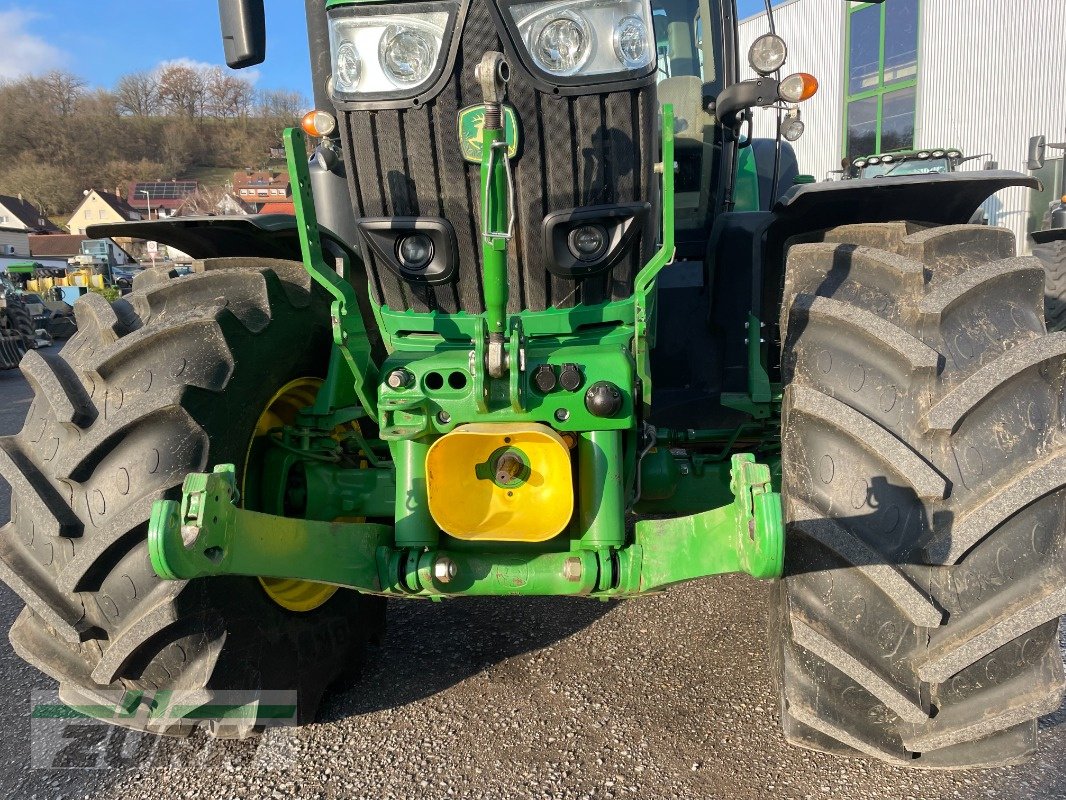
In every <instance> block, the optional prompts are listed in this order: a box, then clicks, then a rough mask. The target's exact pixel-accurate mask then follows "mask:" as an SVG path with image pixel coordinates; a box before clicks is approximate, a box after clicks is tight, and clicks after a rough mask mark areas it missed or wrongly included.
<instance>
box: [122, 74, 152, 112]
mask: <svg viewBox="0 0 1066 800" xmlns="http://www.w3.org/2000/svg"><path fill="white" fill-rule="evenodd" d="M115 96H116V97H117V99H118V108H119V111H121V112H122V113H123V114H131V115H133V116H135V117H150V116H153V115H154V114H157V113H158V112H159V80H158V79H157V77H156V76H155V74H153V73H151V72H131V73H130V74H129V75H123V76H122V77H121V78H119V79H118V83H117V84H115Z"/></svg>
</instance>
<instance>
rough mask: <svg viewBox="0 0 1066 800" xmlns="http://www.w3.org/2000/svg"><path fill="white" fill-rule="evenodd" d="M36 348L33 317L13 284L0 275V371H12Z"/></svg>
mask: <svg viewBox="0 0 1066 800" xmlns="http://www.w3.org/2000/svg"><path fill="white" fill-rule="evenodd" d="M36 346H37V331H36V325H35V324H34V319H33V315H32V314H31V313H30V309H29V308H28V307H27V305H26V302H25V300H24V298H23V296H22V293H21V292H19V290H18V288H17V287H16V286H15V284H14V283H13V282H12V281H11V280H10V279H9V278H8V277H7V275H6V274H5V273H0V369H14V368H15V367H17V366H18V365H19V361H20V360H21V359H22V356H23V355H25V353H26V351H27V350H30V349H32V348H34V347H36Z"/></svg>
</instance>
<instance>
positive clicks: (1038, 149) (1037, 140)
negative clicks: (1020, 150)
mask: <svg viewBox="0 0 1066 800" xmlns="http://www.w3.org/2000/svg"><path fill="white" fill-rule="evenodd" d="M1046 158H1047V137H1046V136H1034V137H1033V138H1032V139H1030V140H1029V160H1028V161H1026V163H1025V166H1026V167H1027V168H1028V169H1030V170H1034V171H1035V170H1038V169H1043V168H1044V162H1045V160H1046Z"/></svg>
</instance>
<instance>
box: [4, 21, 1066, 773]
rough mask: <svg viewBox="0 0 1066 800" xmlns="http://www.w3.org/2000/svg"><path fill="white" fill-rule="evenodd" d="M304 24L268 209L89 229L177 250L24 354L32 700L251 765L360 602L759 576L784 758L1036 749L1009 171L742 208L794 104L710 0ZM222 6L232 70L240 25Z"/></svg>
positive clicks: (260, 32) (1019, 299)
mask: <svg viewBox="0 0 1066 800" xmlns="http://www.w3.org/2000/svg"><path fill="white" fill-rule="evenodd" d="M306 6H307V22H308V26H309V39H310V43H311V54H312V68H313V80H314V87H315V104H316V110H315V111H313V112H311V113H310V114H309V115H308V116H307V117H306V118H305V119H304V125H303V127H304V129H305V130H306V132H307V134H308V135H309V136H311V137H312V138H313V140H314V141H313V142H312V145H313V151H309V149H308V145H307V140H306V138H305V135H304V133H303V132H301V131H300V130H295V129H294V130H290V131H288V132H287V133H286V147H287V150H288V156H289V169H290V171H291V173H292V179H293V200H294V204H295V207H296V211H297V214H296V218H295V220H293V219H292V218H288V219H286V218H279V217H259V218H256V217H243V218H233V219H227V218H220V217H212V218H205V219H199V220H197V219H189V218H179V219H174V220H166V221H150V222H138V223H130V224H127V225H123V226H122V227H121V228H119V227H117V226H98V227H96V228H94V229H92V230H90V232H89V235H90V236H94V237H103V236H111V235H123V236H134V237H138V238H143V239H151V240H155V241H160V242H163V243H165V244H173V245H174V246H176V247H178V248H179V249H181V250H182V251H184V252H187V253H189V254H190V255H192V256H193V257H194V258H197V259H199V260H198V261H197V263H196V267H195V269H194V271H193V274H191V275H189V276H185V277H174V276H172V275H169V274H167V273H164V272H162V271H158V270H149V271H147V272H145V273H144V274H143V275H141V276H138V278H137V279H136V280H135V285H134V291H133V292H132V293H131V294H130V295H128V296H126V297H123V298H122V299H120V300H118V301H117V302H115V303H112V304H108V303H107V302H105V301H104V300H103V299H102V298H101V297H99V296H97V295H93V294H90V295H87V296H86V297H85V298H83V299H82V300H81V301H80V302H79V303H78V304H77V306H76V313H77V318H78V333H77V334H76V335H75V336H74V337H73V338H72V339H71V340H70V342H69V343H67V345H66V346H65V347H64V348H63V350H62V353H61V354H60V356H59V357H55V358H50V357H42V356H40V355H39V354H35V353H31V354H29V356H27V357H26V358H25V359H24V360H23V362H22V369H23V371H24V372H25V374H26V375H27V377H28V378H29V380H30V382H31V383H32V384H33V385H34V387H35V389H36V392H37V395H36V399H35V401H34V403H33V405H32V407H31V410H30V412H29V416H28V419H27V422H26V425H25V427H24V428H23V429H22V431H21V432H20V433H19V434H18V435H16V436H13V437H9V438H5V439H0V471H2V473H3V475H4V477H5V479H6V480H7V481H8V482H9V483H10V484H11V485H12V489H13V491H12V495H13V501H12V517H11V521H10V523H9V524H8V525H7V526H6V527H5V528H4V530H3V534H4V535H3V537H2V539H0V548H2V549H0V577H2V578H3V579H4V580H5V581H6V582H7V583H8V585H10V586H11V587H12V589H14V591H16V592H17V593H18V594H19V595H20V596H21V597H22V599H23V600H24V601H25V603H26V608H25V610H24V611H23V612H22V613H21V614H20V616H19V617H18V619H17V621H16V622H15V624H14V626H13V628H12V630H11V634H10V635H11V640H12V643H13V645H14V647H15V649H16V651H17V652H18V653H19V654H20V655H21V656H22V657H23V658H25V659H26V660H27V661H29V662H30V663H32V664H34V665H36V666H37V667H39V668H40V669H41V670H43V671H44V672H46V673H48V674H49V675H51V676H53V677H54V678H56V679H57V680H58V682H59V686H60V688H59V693H60V697H61V699H62V700H63V701H64V702H66V703H68V704H70V705H73V706H75V707H77V708H79V709H81V710H83V711H85V710H86V709H91V710H93V711H91V712H90V711H86V713H96V714H97V715H99V716H105V717H107V718H108V719H109V720H110V721H113V722H115V723H116V724H120V725H126V726H130V727H133V728H136V729H141V730H148V731H155V732H159V733H165V734H184V733H189V732H191V731H193V730H195V729H197V728H199V727H203V728H206V729H208V730H209V731H210V732H212V733H214V734H215V735H219V736H231V737H233V736H244V735H248V734H251V733H254V732H255V731H257V730H259V729H260V728H262V727H263V726H265V725H268V724H270V721H271V719H272V717H273V716H275V715H276V714H277V713H278V705H277V704H276V703H273V702H267V701H266V699H265V698H267V697H274V696H275V695H272V694H270V693H274V692H280V693H283V694H284V696H291V697H294V698H295V704H296V710H295V715H296V718H297V719H298V720H301V721H305V720H311V719H313V717H314V714H315V710H316V707H317V706H318V704H319V702H320V699H321V698H322V696H323V693H324V692H325V691H326V690H327V688H328V687H329V686H330V685H331V684H335V683H337V682H338V681H340V680H343V679H345V678H347V677H350V676H351V674H352V672H353V670H354V669H355V668H357V667H358V665H359V663H360V661H361V659H362V658H363V656H364V653H365V650H366V647H367V645H368V644H372V643H374V642H376V641H378V640H379V639H380V637H381V635H382V631H383V626H384V621H385V599H386V598H393V599H395V600H400V599H411V600H417V599H422V600H431V601H447V600H449V599H452V598H457V597H499V596H537V595H541V596H543V595H553V596H566V597H584V598H591V599H595V600H601V601H610V600H614V599H619V598H632V597H638V596H641V595H648V594H652V593H657V592H662V591H664V590H666V589H667V588H668V587H670V586H672V585H674V584H677V583H680V582H682V581H688V580H692V579H697V578H702V577H705V576H710V575H718V574H724V573H738V572H739V573H746V574H748V575H750V576H752V577H753V578H755V579H759V580H765V581H771V582H772V583H770V584H769V585H768V591H769V592H770V594H771V596H772V603H771V616H770V636H769V642H770V663H771V667H772V672H773V675H774V677H775V681H776V684H777V690H778V697H779V699H780V703H779V706H778V713H779V715H780V719H781V723H782V725H783V728H784V734H785V738H786V739H787V740H788V741H790V742H792V743H795V744H797V745H801V746H804V747H808V748H812V749H815V750H820V751H827V752H831V753H835V754H840V755H865V756H870V757H873V758H877V759H883V760H886V761H890V762H892V763H896V764H902V765H908V766H916V767H961V766H969V765H992V764H1004V763H1011V762H1015V761H1017V760H1019V759H1021V758H1023V757H1025V756H1026V755H1028V754H1030V753H1032V752H1033V750H1034V747H1035V741H1036V732H1037V723H1036V721H1037V718H1038V717H1040V716H1042V715H1044V714H1048V713H1050V712H1052V711H1054V710H1055V709H1057V708H1058V706H1059V703H1060V700H1061V697H1062V692H1063V663H1062V657H1061V654H1060V651H1059V639H1058V617H1059V615H1060V614H1061V613H1062V612H1063V610H1064V608H1066V584H1064V581H1063V573H1064V569H1066V567H1064V561H1063V548H1064V544H1066V542H1064V533H1066V528H1064V524H1063V522H1064V521H1063V513H1064V510H1063V502H1062V500H1063V488H1062V487H1063V483H1064V482H1066V449H1064V448H1063V447H1062V445H1063V441H1064V438H1063V433H1062V430H1061V421H1060V420H1061V416H1062V408H1061V406H1060V402H1061V400H1060V398H1061V397H1062V390H1063V380H1064V370H1063V365H1064V358H1066V336H1064V335H1062V334H1057V335H1050V336H1049V335H1047V334H1046V331H1045V327H1044V317H1043V281H1044V273H1043V270H1042V269H1041V267H1040V265H1039V263H1037V262H1035V261H1034V260H1032V259H1027V258H1016V257H1015V245H1016V243H1015V241H1014V237H1013V236H1012V234H1011V233H1010V232H1008V231H1005V230H1000V229H995V228H988V227H986V226H972V225H968V224H966V221H967V220H968V219H969V218H970V216H971V214H972V213H973V211H974V209H976V208H977V207H978V206H979V205H980V204H981V203H982V202H983V201H984V200H985V199H986V198H987V197H988V196H989V195H990V194H992V193H993V192H995V191H998V190H1000V189H1003V188H1005V187H1010V186H1034V185H1035V181H1034V180H1033V179H1031V178H1028V177H1026V176H1023V175H1019V174H1016V173H1010V172H972V173H969V172H968V173H951V174H943V175H931V176H930V175H926V176H916V177H913V178H911V177H902V178H898V179H896V180H893V181H883V180H852V181H843V182H832V183H809V184H804V185H796V186H788V185H787V181H781V180H780V175H777V176H772V177H771V180H770V181H769V186H770V192H769V195H768V196H764V197H762V198H759V199H758V202H755V200H756V198H754V197H753V196H752V193H753V192H755V191H756V190H757V189H758V186H759V181H754V182H752V181H750V180H748V181H747V184H746V185H747V188H746V189H745V188H744V185H745V180H746V179H745V176H744V174H743V170H741V169H739V168H738V164H740V163H741V156H742V155H743V153H742V152H741V151H743V150H745V149H747V148H746V147H744V145H746V144H747V143H748V141H750V137H746V136H745V134H744V130H745V128H746V127H747V123H748V122H749V120H750V115H751V113H752V109H754V108H757V107H760V106H761V107H776V108H778V110H779V112H780V113H782V114H783V115H786V116H783V117H782V119H795V118H796V117H795V115H794V114H793V111H794V107H795V105H794V104H795V103H797V102H800V101H802V100H803V99H804V98H805V97H807V96H809V95H810V93H812V92H813V91H814V90H815V87H816V82H815V81H814V79H813V78H812V77H811V76H807V75H803V74H795V75H786V76H783V77H782V76H781V68H782V66H783V65H784V62H785V53H786V48H785V43H784V42H783V41H781V39H780V38H778V37H777V36H775V35H768V36H765V37H762V38H760V39H759V40H758V41H757V42H756V43H755V45H753V47H752V49H751V52H750V53H748V54H745V56H746V57H747V58H749V60H750V62H751V63H752V65H753V66H754V67H755V68H756V70H757V71H758V73H759V77H758V78H755V79H751V80H745V81H739V80H738V72H739V66H738V53H737V47H736V41H737V20H736V8H735V5H734V3H733V1H732V0H657V1H656V2H654V3H649V2H648V0H603V1H601V0H561V1H560V2H554V1H553V2H541V0H530V1H528V2H527V1H526V0H433V2H392V3H384V2H382V3H378V2H374V3H366V2H352V1H350V0H307V3H306ZM220 7H221V12H222V20H223V23H222V27H223V35H224V40H225V44H226V49H227V60H228V61H229V63H230V65H231V66H234V67H242V66H248V65H251V64H255V63H259V62H260V61H261V60H262V59H263V57H264V50H265V32H264V31H265V20H264V12H263V4H262V2H261V0H258V2H257V1H256V0H242V1H241V2H237V1H236V0H233V1H232V2H231V1H230V0H223V2H221V3H220ZM782 127H783V126H782ZM748 130H750V128H748ZM792 134H793V135H794V134H795V131H794V130H793V131H792ZM309 154H310V157H308V156H309ZM781 160H783V159H781V158H779V157H778V155H776V154H775V157H774V158H773V159H771V160H770V161H771V164H770V165H767V164H766V163H765V162H766V159H758V158H756V159H754V163H755V169H756V170H757V171H759V174H761V175H764V174H767V173H766V172H765V170H767V169H771V170H773V165H772V162H778V161H781ZM747 161H748V163H751V162H752V159H750V158H748V159H747ZM750 177H751V175H750V174H749V175H748V178H750ZM774 184H778V187H777V188H776V189H775V188H774ZM742 193H746V197H747V200H742V199H741V197H740V195H741V194H742ZM745 205H746V206H747V207H748V208H752V209H758V208H761V209H763V210H739V209H740V208H741V207H744V206H745ZM707 591H713V589H712V588H711V586H708V588H707ZM483 602H486V603H488V602H491V601H490V600H485V601H483ZM706 624H707V625H708V626H713V625H714V624H715V621H714V620H707V621H706ZM409 633H410V635H416V636H417V635H418V632H417V631H410V632H409ZM692 657H693V658H696V659H698V658H700V657H701V656H700V653H698V652H693V653H692ZM740 657H742V656H741V655H740V654H738V658H740ZM234 698H237V699H236V700H235V699H234ZM219 706H224V707H225V709H224V712H225V713H223V712H222V711H220V710H219Z"/></svg>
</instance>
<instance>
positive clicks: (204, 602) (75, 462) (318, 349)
mask: <svg viewBox="0 0 1066 800" xmlns="http://www.w3.org/2000/svg"><path fill="white" fill-rule="evenodd" d="M238 265H239V266H240V267H241V268H234V267H235V266H238ZM328 308H329V305H328V300H327V298H326V297H325V296H324V293H321V292H320V291H319V290H318V288H317V287H316V286H314V285H313V284H312V283H311V281H310V278H309V276H308V274H307V273H306V271H305V270H303V269H302V267H300V265H298V264H292V263H291V262H279V261H269V260H258V261H256V262H255V263H254V264H250V263H249V261H248V260H246V259H245V260H241V261H239V262H236V264H235V262H234V261H232V260H224V259H218V260H213V261H208V262H203V263H202V264H201V265H200V271H199V272H198V273H197V274H194V275H192V276H190V277H186V278H176V279H175V278H169V277H167V276H166V275H165V274H163V273H162V272H160V271H149V272H147V273H145V274H144V275H141V276H138V279H137V283H136V285H135V291H134V293H133V294H131V295H128V296H127V297H125V298H123V299H122V300H119V301H117V302H116V303H115V304H114V305H109V304H108V303H107V302H106V301H105V300H103V298H101V297H99V296H98V295H95V294H91V293H90V294H88V295H86V296H85V297H84V298H82V299H81V300H80V301H79V302H78V303H77V305H76V306H75V309H76V314H77V318H78V327H79V330H78V333H77V334H76V335H75V336H74V337H73V338H72V339H71V340H70V341H69V342H68V343H67V345H66V346H65V347H64V348H63V350H62V352H61V353H60V354H59V356H51V355H42V354H40V353H30V354H29V355H28V356H27V357H26V358H25V359H24V360H23V363H22V370H23V372H24V374H25V375H26V377H27V379H28V380H29V382H30V383H31V385H32V386H33V389H34V391H35V399H34V401H33V405H32V406H31V408H30V412H29V415H28V418H27V420H26V423H25V426H24V427H23V429H22V431H21V432H20V433H19V434H18V435H16V436H12V437H5V438H3V439H0V473H2V474H3V476H4V478H5V479H6V480H7V481H8V482H9V483H10V484H11V486H12V508H11V521H10V522H9V523H8V524H7V525H5V526H4V527H3V529H0V578H3V580H4V581H5V582H6V583H7V584H8V585H9V586H10V587H11V588H12V589H13V590H14V591H15V592H16V593H18V594H19V595H20V596H21V597H22V599H23V600H24V601H25V603H26V608H25V609H24V610H23V611H22V613H21V614H20V615H19V617H18V619H17V620H16V622H15V624H14V626H13V627H12V630H11V634H10V636H11V641H12V644H13V645H14V647H15V650H16V652H17V653H18V654H19V655H20V656H22V657H23V658H24V659H25V660H27V661H29V662H30V663H31V664H33V665H35V666H37V667H38V668H39V669H41V670H42V671H43V672H45V673H47V674H49V675H51V676H52V677H54V678H55V679H56V680H58V681H59V684H60V689H59V691H60V698H61V699H63V700H64V701H65V702H67V703H71V704H85V703H103V704H105V705H110V706H113V705H114V703H115V695H114V694H113V693H108V692H105V691H104V690H108V689H111V690H133V691H135V692H136V691H147V692H148V695H146V696H145V697H144V698H143V699H142V706H141V707H138V708H137V709H135V710H133V711H131V712H130V713H129V715H128V717H126V718H124V719H121V720H116V721H117V722H119V724H123V725H127V726H129V727H134V728H139V729H144V730H149V731H153V732H157V733H165V734H179V735H180V734H187V733H189V732H191V731H192V730H193V729H195V728H196V727H198V726H204V727H207V728H208V729H209V730H210V731H211V732H212V733H214V734H216V735H220V736H227V737H239V736H245V735H248V734H249V733H251V732H253V731H254V730H256V729H257V727H258V726H260V725H261V724H262V723H263V722H264V721H265V720H264V719H262V718H260V717H259V712H258V705H257V703H256V698H257V697H259V696H261V693H262V692H264V691H275V690H277V691H284V692H290V693H293V694H294V695H295V699H296V703H297V717H298V719H299V721H301V722H304V721H310V720H311V719H313V717H314V714H315V710H316V708H317V706H318V703H319V700H320V698H321V697H322V694H323V692H324V691H325V690H326V688H327V686H328V685H329V684H330V683H331V682H333V681H334V680H335V679H337V678H338V677H339V676H341V675H342V674H345V673H347V672H348V671H350V670H351V669H352V667H353V666H354V665H357V664H358V663H359V661H360V659H361V657H362V655H363V651H364V646H365V645H366V643H367V641H368V640H369V639H371V638H372V637H375V636H376V635H378V633H379V632H380V628H381V625H382V623H383V614H384V605H383V602H382V601H381V600H380V599H378V598H371V597H365V596H362V595H359V594H356V593H355V592H349V591H341V592H337V593H336V594H335V595H334V596H333V597H332V598H331V599H330V600H329V601H328V602H326V603H325V604H324V605H322V606H321V607H319V608H317V609H315V610H314V611H312V612H308V613H294V612H291V611H287V610H285V609H283V608H281V607H280V606H278V605H277V604H275V603H274V602H272V601H271V600H270V599H269V598H268V597H267V595H266V593H265V592H264V591H263V589H262V587H261V586H260V585H259V583H258V581H257V580H256V579H255V578H244V577H220V578H210V579H204V580H196V581H163V580H160V579H159V578H158V577H157V576H156V575H155V573H154V572H153V571H152V568H151V565H150V562H149V558H148V552H147V543H146V539H147V521H148V517H149V513H150V509H151V506H152V503H153V502H154V501H156V500H161V499H180V497H181V484H182V481H183V479H184V477H185V475H186V474H187V473H189V472H203V471H208V470H210V469H211V468H212V467H213V466H214V465H216V464H220V463H233V464H236V465H237V469H238V474H241V472H242V471H243V469H244V463H243V462H244V460H245V457H246V454H247V452H248V444H249V442H250V441H251V438H252V435H253V433H254V430H255V425H256V422H257V420H258V418H259V414H260V413H261V411H262V410H263V409H264V408H265V407H266V405H267V403H268V402H269V401H270V399H271V397H272V396H273V395H274V394H275V393H276V392H277V391H278V389H279V388H281V387H282V386H284V385H286V384H287V383H288V382H290V381H292V380H294V379H296V378H302V377H307V376H311V377H322V376H324V374H325V369H326V364H327V360H328V357H329V351H330V345H331V337H330V333H329V314H328ZM153 690H172V691H173V692H174V694H173V696H172V697H171V705H172V706H184V707H186V708H187V709H189V712H190V713H189V715H188V716H187V717H181V718H176V719H175V718H163V719H159V718H152V717H151V716H149V713H148V712H149V708H148V704H149V703H150V701H151V697H150V695H151V694H152V693H153ZM133 696H134V697H136V695H133ZM271 702H273V701H271ZM234 703H239V704H248V711H246V712H245V713H244V716H243V717H242V716H240V715H237V716H234V717H231V718H228V719H225V720H223V721H219V720H210V719H204V720H197V719H196V716H197V713H196V712H195V710H196V709H197V708H203V707H205V706H209V705H212V704H223V705H232V704H234Z"/></svg>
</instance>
